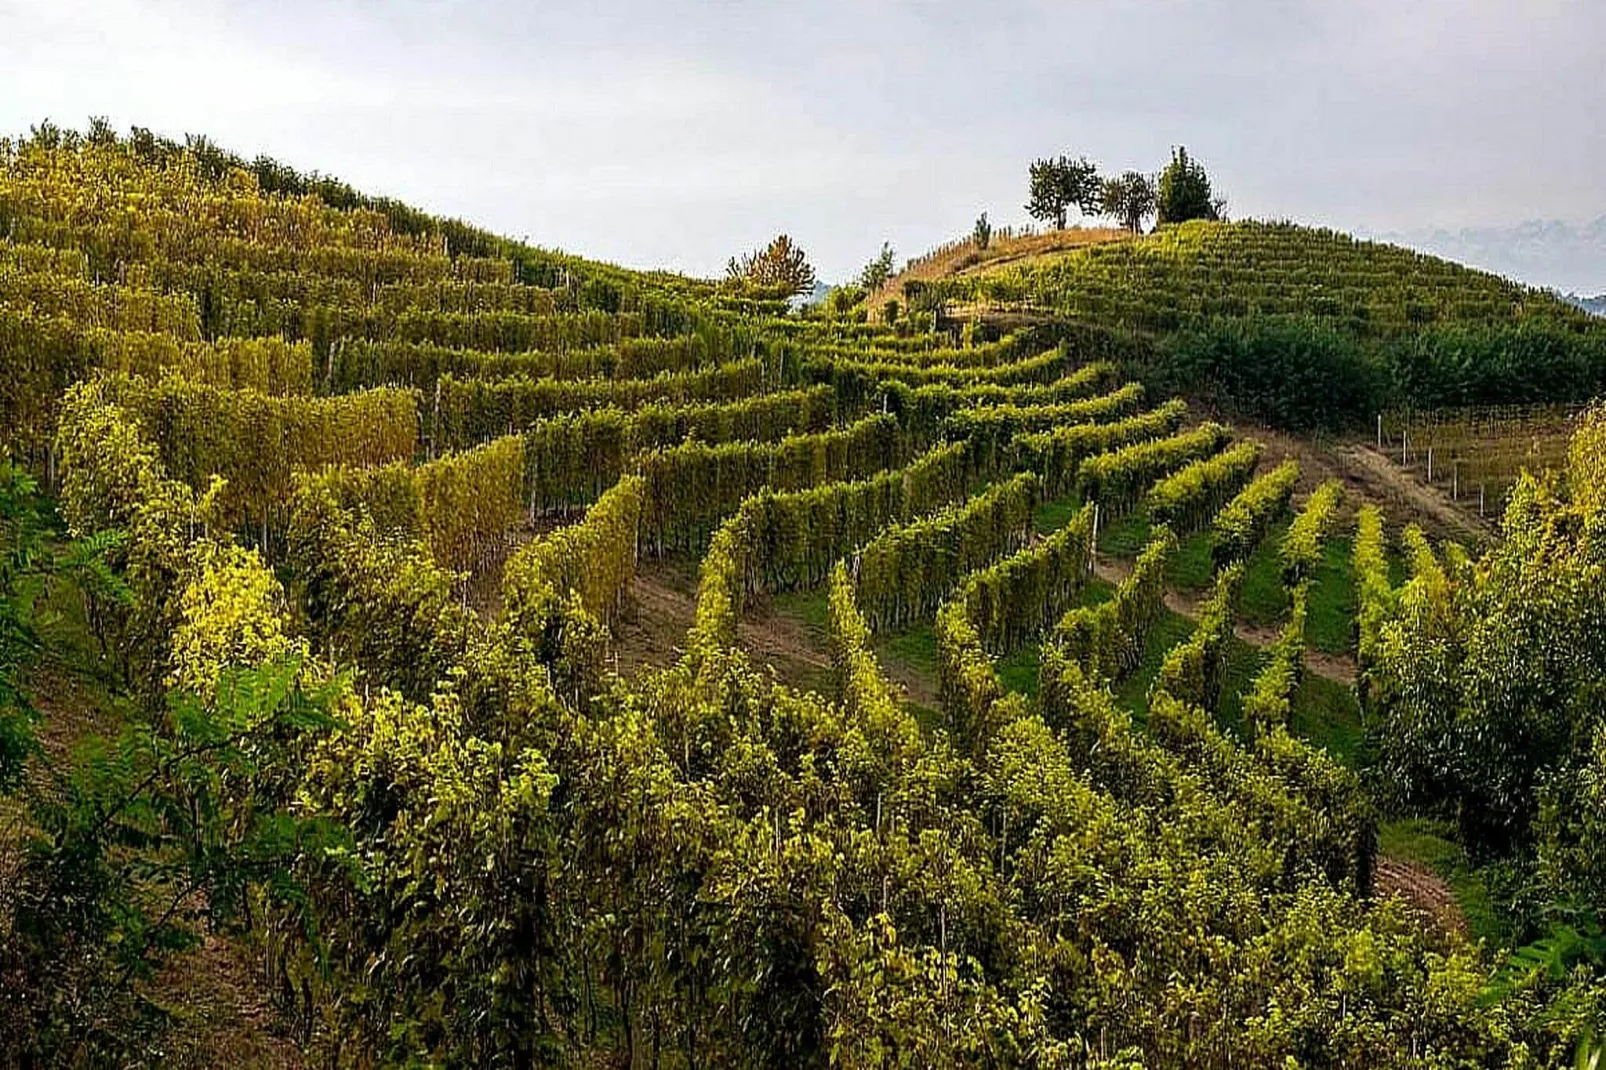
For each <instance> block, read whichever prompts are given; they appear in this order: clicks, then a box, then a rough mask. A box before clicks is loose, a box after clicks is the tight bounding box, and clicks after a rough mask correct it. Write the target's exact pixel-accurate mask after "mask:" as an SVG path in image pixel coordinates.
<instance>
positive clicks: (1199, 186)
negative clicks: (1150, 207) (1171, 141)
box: [1155, 146, 1227, 223]
mask: <svg viewBox="0 0 1606 1070" xmlns="http://www.w3.org/2000/svg"><path fill="white" fill-rule="evenodd" d="M1226 207H1227V202H1226V201H1225V200H1224V199H1221V198H1218V197H1216V196H1215V195H1214V193H1213V192H1212V191H1211V188H1210V176H1209V175H1208V174H1206V173H1205V169H1204V167H1203V165H1201V164H1200V163H1199V161H1198V160H1195V159H1193V158H1192V157H1191V156H1189V155H1188V150H1187V149H1186V148H1185V147H1182V146H1178V147H1177V148H1175V149H1173V150H1172V151H1171V162H1170V163H1169V164H1167V165H1166V169H1165V170H1164V171H1162V172H1161V173H1160V182H1159V187H1158V189H1157V190H1156V205H1155V208H1156V212H1157V222H1160V223H1183V222H1186V221H1187V220H1190V219H1220V218H1221V213H1222V211H1223V210H1224V209H1225V208H1226Z"/></svg>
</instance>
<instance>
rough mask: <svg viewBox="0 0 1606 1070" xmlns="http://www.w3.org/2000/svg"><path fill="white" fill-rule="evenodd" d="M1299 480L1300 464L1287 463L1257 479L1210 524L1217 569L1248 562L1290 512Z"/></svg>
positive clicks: (1290, 461)
mask: <svg viewBox="0 0 1606 1070" xmlns="http://www.w3.org/2000/svg"><path fill="white" fill-rule="evenodd" d="M1298 479H1299V462H1298V461H1292V460H1289V461H1284V462H1283V463H1282V464H1280V465H1278V466H1277V467H1276V468H1273V469H1272V470H1271V471H1270V472H1266V473H1264V474H1262V475H1260V476H1257V477H1255V479H1254V480H1253V481H1252V482H1251V483H1250V484H1249V485H1248V486H1247V487H1245V488H1244V489H1243V490H1242V491H1240V492H1239V493H1238V496H1237V497H1235V498H1233V499H1232V500H1231V501H1229V502H1228V503H1227V504H1226V505H1225V506H1223V507H1222V509H1221V512H1219V513H1217V514H1216V517H1215V519H1214V520H1212V521H1211V522H1210V530H1211V533H1212V534H1213V535H1214V537H1215V544H1214V546H1213V547H1212V550H1213V554H1212V556H1213V559H1214V561H1215V564H1216V567H1217V568H1220V567H1221V566H1222V565H1225V564H1227V563H1228V562H1231V561H1243V560H1247V559H1248V557H1249V555H1250V554H1252V553H1254V551H1255V547H1257V546H1259V545H1260V542H1261V540H1262V539H1264V538H1265V537H1266V533H1267V532H1268V531H1270V530H1271V528H1272V526H1273V525H1274V524H1276V523H1277V522H1278V521H1279V520H1281V519H1282V517H1283V516H1284V514H1286V513H1287V512H1288V503H1289V502H1290V501H1291V500H1292V498H1293V494H1294V483H1295V482H1297V481H1298Z"/></svg>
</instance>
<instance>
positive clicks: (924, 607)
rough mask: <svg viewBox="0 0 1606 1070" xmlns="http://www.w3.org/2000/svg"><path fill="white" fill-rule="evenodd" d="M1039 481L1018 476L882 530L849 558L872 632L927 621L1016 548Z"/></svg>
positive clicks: (1024, 531)
mask: <svg viewBox="0 0 1606 1070" xmlns="http://www.w3.org/2000/svg"><path fill="white" fill-rule="evenodd" d="M1037 499H1038V481H1037V478H1036V477H1035V476H1033V475H1032V474H1031V473H1021V474H1020V475H1017V476H1015V477H1013V478H1011V479H1009V480H1007V481H1004V482H999V483H995V484H993V485H992V486H991V487H989V488H988V489H987V490H986V491H984V492H983V493H981V494H979V495H977V496H975V497H973V498H971V499H970V501H968V502H966V503H964V504H963V505H954V506H950V507H948V508H947V509H944V510H942V511H941V512H938V513H935V514H933V515H931V516H927V517H921V518H919V519H916V520H910V521H907V522H905V523H902V524H896V525H893V526H890V527H888V528H886V529H885V530H884V531H882V533H881V534H880V535H877V536H876V537H875V538H874V539H873V540H871V541H870V542H869V543H868V544H866V545H865V547H864V548H863V549H862V550H860V551H859V553H858V554H857V556H856V557H855V558H854V579H855V588H856V592H857V597H858V601H859V602H860V603H862V606H863V610H862V611H863V613H864V615H865V618H866V619H867V620H868V621H869V622H870V626H871V627H872V628H874V629H875V630H877V631H882V630H886V629H889V628H900V627H904V626H907V625H909V624H912V623H914V622H915V621H918V620H925V619H928V618H929V617H930V616H931V615H932V614H933V613H934V612H935V611H936V609H937V607H938V606H939V605H940V604H941V603H942V601H943V600H944V599H945V598H947V597H948V595H949V593H950V592H952V591H953V589H954V588H955V587H956V586H958V584H959V582H960V580H961V579H962V578H963V577H965V576H966V575H969V574H970V573H971V572H973V571H975V570H977V569H979V568H982V567H983V566H985V565H986V564H987V563H988V562H990V561H992V560H994V559H996V558H998V557H1001V556H1003V555H1005V554H1010V553H1013V552H1014V551H1016V550H1018V549H1020V547H1021V546H1022V545H1023V544H1024V543H1025V541H1026V539H1027V537H1028V535H1029V534H1030V532H1031V518H1032V511H1033V510H1034V509H1035V507H1036V504H1037Z"/></svg>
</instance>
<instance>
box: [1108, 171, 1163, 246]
mask: <svg viewBox="0 0 1606 1070" xmlns="http://www.w3.org/2000/svg"><path fill="white" fill-rule="evenodd" d="M1099 204H1100V207H1101V208H1102V209H1103V211H1104V214H1105V215H1107V216H1114V217H1115V218H1116V219H1119V220H1120V221H1121V225H1122V226H1124V227H1126V229H1128V230H1130V231H1131V232H1132V233H1134V234H1141V233H1143V221H1144V220H1145V219H1147V218H1148V217H1149V216H1151V215H1153V214H1154V204H1155V192H1154V182H1153V181H1152V180H1150V178H1149V176H1148V175H1145V174H1141V173H1139V172H1137V171H1128V172H1127V173H1126V174H1124V175H1121V176H1120V177H1118V178H1112V179H1108V180H1107V181H1106V182H1105V183H1104V191H1103V196H1102V197H1101V198H1100V201H1099Z"/></svg>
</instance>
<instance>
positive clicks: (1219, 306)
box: [943, 220, 1606, 430]
mask: <svg viewBox="0 0 1606 1070" xmlns="http://www.w3.org/2000/svg"><path fill="white" fill-rule="evenodd" d="M943 286H944V287H945V289H946V292H947V293H948V294H949V296H950V297H952V298H953V299H954V300H982V301H988V302H991V303H994V304H1002V305H1005V306H1008V305H1013V304H1016V303H1021V304H1029V305H1031V306H1032V307H1033V308H1037V309H1051V310H1053V311H1055V312H1056V313H1058V314H1060V315H1062V316H1064V317H1066V318H1070V319H1074V320H1076V321H1078V322H1079V323H1081V324H1084V325H1086V324H1094V325H1101V326H1103V327H1104V328H1106V329H1107V330H1109V331H1110V332H1112V334H1114V335H1115V336H1117V337H1121V338H1125V339H1126V341H1125V343H1124V349H1125V361H1126V364H1127V371H1128V372H1129V374H1135V375H1137V376H1138V377H1139V378H1141V379H1142V380H1143V381H1144V382H1145V383H1146V385H1148V386H1149V387H1150V388H1152V389H1153V390H1154V391H1156V393H1157V394H1159V395H1162V396H1164V395H1168V394H1173V393H1185V394H1189V395H1193V396H1197V397H1200V398H1202V399H1204V400H1206V401H1208V402H1209V403H1211V404H1213V405H1215V406H1217V407H1218V408H1220V409H1221V410H1222V411H1224V412H1226V413H1228V414H1232V415H1240V416H1246V417H1252V418H1255V419H1259V420H1263V421H1267V422H1270V423H1273V424H1276V425H1279V426H1282V427H1288V428H1292V429H1295V430H1308V429H1312V428H1318V427H1327V428H1343V427H1349V426H1354V425H1363V426H1365V427H1366V429H1368V430H1370V429H1371V426H1372V423H1373V422H1374V420H1375V418H1376V415H1377V414H1378V413H1379V412H1381V411H1383V410H1385V409H1415V410H1422V409H1432V408H1440V407H1444V406H1452V405H1473V404H1477V405H1488V404H1507V403H1521V402H1559V401H1571V400H1577V401H1586V400H1588V399H1590V398H1592V397H1593V396H1595V395H1596V394H1597V393H1599V392H1600V391H1601V390H1602V389H1603V387H1606V330H1603V329H1602V326H1601V324H1600V323H1599V321H1598V320H1595V319H1593V318H1591V317H1589V316H1588V315H1587V314H1586V313H1583V312H1581V311H1579V310H1577V309H1575V308H1573V307H1572V306H1570V305H1568V304H1566V303H1565V302H1563V301H1560V300H1558V299H1557V298H1555V297H1554V296H1553V295H1549V294H1545V293H1543V292H1540V291H1535V290H1530V289H1527V288H1525V287H1522V286H1520V285H1518V284H1516V283H1512V282H1509V281H1507V280H1504V279H1500V278H1496V277H1495V276H1492V275H1485V274H1482V273H1479V272H1475V271H1472V270H1470V269H1467V268H1463V267H1460V266H1458V265H1454V264H1451V263H1448V262H1446V261H1442V260H1437V259H1434V258H1432V257H1428V256H1425V255H1423V254H1420V253H1415V252H1411V251H1409V250H1405V249H1400V248H1396V247H1392V246H1386V245H1379V244H1375V243H1370V242H1362V241H1357V240H1355V239H1353V238H1350V237H1348V236H1346V235H1342V234H1336V233H1333V232H1331V231H1325V230H1314V229H1310V228H1305V227H1299V226H1294V225H1292V224H1287V223H1248V222H1246V223H1230V224H1229V223H1214V222H1207V221H1200V220H1195V221H1191V222H1187V223H1182V224H1178V225H1176V226H1168V227H1165V228H1163V229H1162V230H1160V231H1158V232H1157V233H1155V234H1152V235H1148V236H1145V237H1141V238H1137V239H1135V240H1132V241H1123V242H1105V243H1100V244H1093V245H1086V246H1082V247H1078V248H1075V249H1072V250H1069V251H1066V252H1064V253H1060V254H1056V255H1053V256H1050V257H1045V258H1040V259H1035V260H1027V261H1025V262H1023V263H1011V264H1007V265H1004V266H1000V267H998V268H995V269H993V270H990V271H984V272H982V273H979V274H975V275H966V276H963V277H960V278H955V279H951V280H947V281H946V282H944V283H943Z"/></svg>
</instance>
